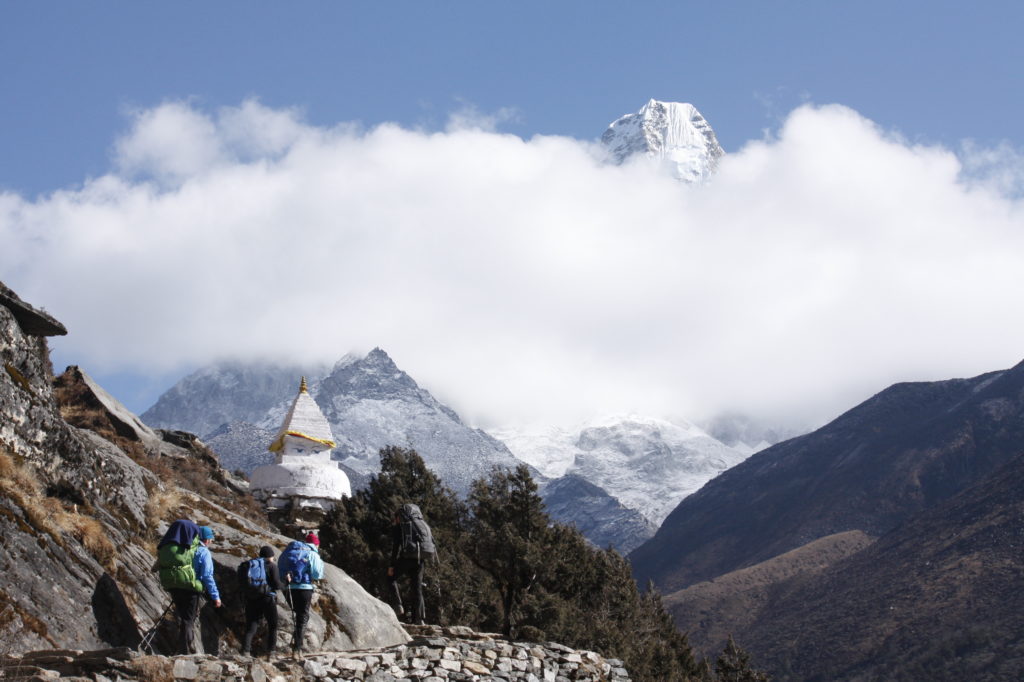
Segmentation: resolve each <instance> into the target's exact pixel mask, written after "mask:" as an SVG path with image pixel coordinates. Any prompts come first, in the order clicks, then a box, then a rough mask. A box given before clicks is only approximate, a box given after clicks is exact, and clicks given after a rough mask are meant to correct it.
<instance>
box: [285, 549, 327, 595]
mask: <svg viewBox="0 0 1024 682" xmlns="http://www.w3.org/2000/svg"><path fill="white" fill-rule="evenodd" d="M302 544H303V545H305V546H306V549H308V550H309V575H310V577H311V578H313V580H322V579H323V577H324V560H323V559H321V558H320V549H319V548H318V547H317V546H316V545H311V544H309V543H308V542H303V543H302ZM288 589H289V590H312V589H313V585H312V584H306V585H301V584H298V583H288Z"/></svg>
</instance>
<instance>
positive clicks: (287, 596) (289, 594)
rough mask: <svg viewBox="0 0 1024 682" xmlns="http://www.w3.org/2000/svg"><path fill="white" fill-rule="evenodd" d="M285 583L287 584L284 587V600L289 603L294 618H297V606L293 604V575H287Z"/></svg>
mask: <svg viewBox="0 0 1024 682" xmlns="http://www.w3.org/2000/svg"><path fill="white" fill-rule="evenodd" d="M284 582H285V586H284V600H285V601H286V602H288V608H289V609H291V611H292V618H295V604H293V603H292V588H291V584H292V574H291V573H289V574H287V575H286V576H285V579H284Z"/></svg>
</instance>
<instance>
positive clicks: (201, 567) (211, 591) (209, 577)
mask: <svg viewBox="0 0 1024 682" xmlns="http://www.w3.org/2000/svg"><path fill="white" fill-rule="evenodd" d="M192 569H193V570H194V571H195V572H196V577H197V578H199V582H201V583H202V584H203V587H205V588H206V593H207V594H208V595H209V596H210V599H213V600H214V601H216V600H218V599H220V591H219V590H218V589H217V581H216V580H214V579H213V556H212V555H211V554H210V550H209V548H207V546H206V545H203V544H200V545H199V547H197V548H196V555H195V558H194V559H192Z"/></svg>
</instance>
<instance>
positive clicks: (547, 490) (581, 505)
mask: <svg viewBox="0 0 1024 682" xmlns="http://www.w3.org/2000/svg"><path fill="white" fill-rule="evenodd" d="M540 494H541V497H543V498H544V505H545V506H546V507H547V510H548V514H549V515H550V516H551V518H552V519H554V520H555V521H558V522H559V523H564V524H568V525H574V526H576V528H578V529H579V531H580V532H581V533H583V535H584V537H586V538H587V539H588V540H590V542H592V543H594V544H595V545H597V546H598V547H602V548H604V547H614V548H615V549H617V550H618V551H619V552H620V553H622V554H628V553H629V552H630V551H632V550H633V549H635V548H636V547H637V546H639V545H640V544H642V543H643V542H644V541H646V540H647V539H649V538H650V537H652V536H653V535H654V531H656V530H657V526H655V525H654V524H653V523H651V522H650V521H648V520H647V519H645V518H644V517H643V515H642V514H640V513H639V512H637V511H634V510H632V509H628V508H627V507H624V506H623V505H622V503H621V502H619V501H618V500H617V499H615V498H614V497H612V496H611V495H609V494H608V493H607V492H605V491H604V490H603V489H601V488H599V487H598V486H596V485H594V484H593V483H590V482H588V481H587V480H586V479H583V478H581V477H579V476H577V475H575V474H569V475H566V476H562V477H561V478H558V479H555V480H554V481H551V482H550V483H548V484H547V485H545V486H544V487H543V488H542V489H541V490H540Z"/></svg>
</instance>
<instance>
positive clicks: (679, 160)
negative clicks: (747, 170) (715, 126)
mask: <svg viewBox="0 0 1024 682" xmlns="http://www.w3.org/2000/svg"><path fill="white" fill-rule="evenodd" d="M601 143H602V144H603V145H604V147H605V148H606V149H607V150H608V153H609V155H610V157H611V159H612V160H613V161H614V162H615V163H617V164H623V163H626V162H627V161H629V160H631V159H634V158H636V157H646V158H649V159H654V160H656V161H658V162H660V163H661V164H662V165H663V166H665V167H666V168H667V169H668V170H669V172H671V173H672V175H673V176H675V177H676V178H677V179H679V180H682V181H684V182H688V183H700V182H703V181H705V180H706V179H707V178H708V176H709V175H711V173H713V172H714V170H715V168H716V167H717V165H718V161H719V159H721V158H722V157H723V156H724V155H725V151H724V150H723V149H722V147H721V145H719V144H718V138H716V137H715V131H714V130H712V128H711V125H710V124H709V123H708V122H707V121H706V120H705V119H704V117H703V116H702V115H701V113H700V112H699V111H697V108H696V107H695V106H693V105H692V104H685V103H681V102H659V101H657V100H654V99H652V100H650V101H649V102H647V104H645V105H644V106H643V107H641V108H640V110H639V111H638V112H636V113H635V114H626V115H625V116H623V117H622V118H619V119H618V120H616V121H614V122H613V123H611V125H609V126H608V129H607V130H606V131H605V132H604V134H603V135H602V136H601Z"/></svg>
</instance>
